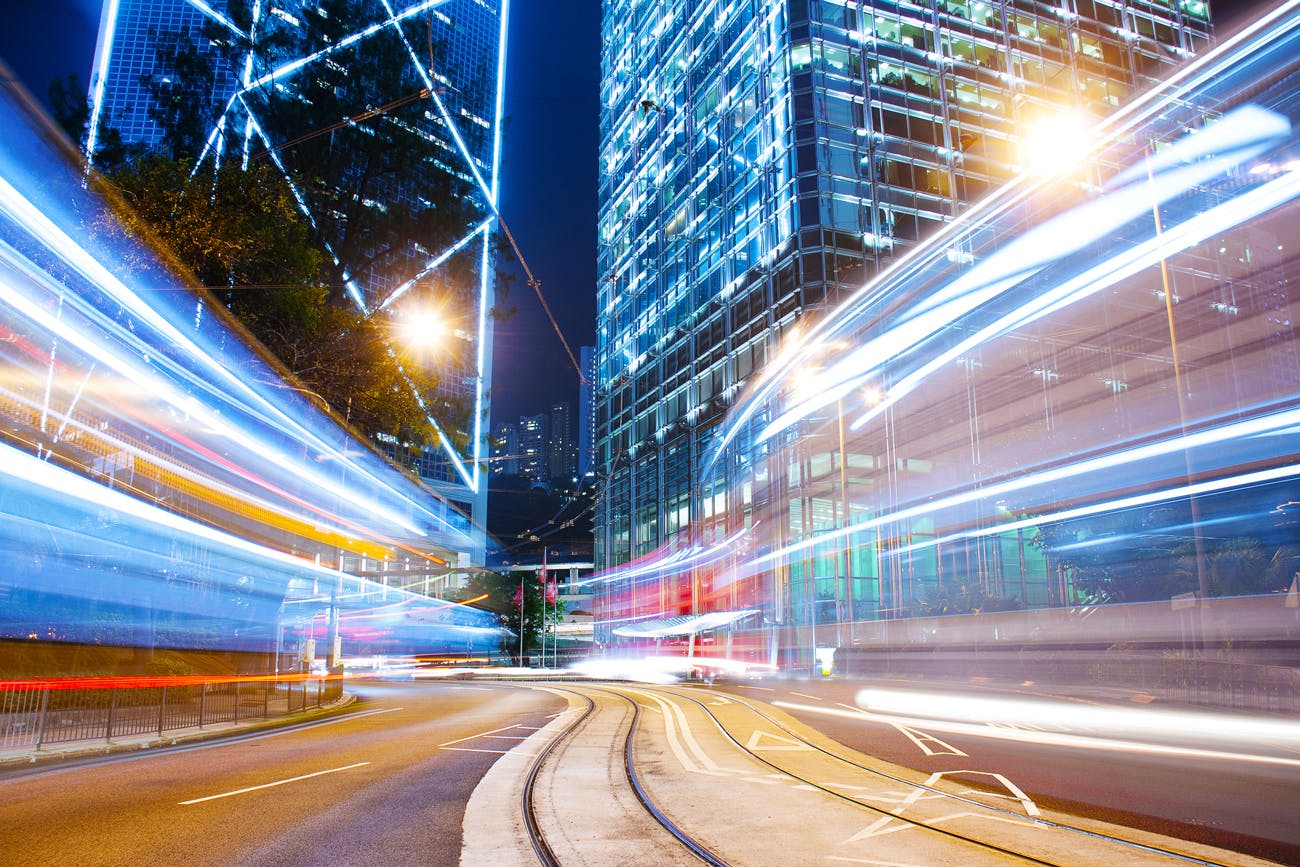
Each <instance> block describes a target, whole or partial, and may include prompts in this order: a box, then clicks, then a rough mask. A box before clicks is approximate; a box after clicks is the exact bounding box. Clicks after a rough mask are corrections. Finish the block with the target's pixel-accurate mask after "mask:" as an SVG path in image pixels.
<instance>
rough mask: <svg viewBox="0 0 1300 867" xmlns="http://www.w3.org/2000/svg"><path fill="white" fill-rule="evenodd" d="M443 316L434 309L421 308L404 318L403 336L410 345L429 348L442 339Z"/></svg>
mask: <svg viewBox="0 0 1300 867" xmlns="http://www.w3.org/2000/svg"><path fill="white" fill-rule="evenodd" d="M443 331H444V325H443V321H442V318H441V317H440V316H438V315H437V314H436V313H434V312H433V311H432V310H419V311H415V312H412V313H408V314H406V315H405V316H404V317H403V318H402V337H403V339H404V340H405V342H406V344H407V345H408V346H412V347H416V348H419V349H429V348H432V347H433V346H435V345H437V343H438V342H439V341H440V340H441V339H442V336H443Z"/></svg>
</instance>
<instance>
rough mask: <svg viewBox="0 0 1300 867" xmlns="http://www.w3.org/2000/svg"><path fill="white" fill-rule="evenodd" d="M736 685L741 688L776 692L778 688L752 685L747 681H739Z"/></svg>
mask: <svg viewBox="0 0 1300 867" xmlns="http://www.w3.org/2000/svg"><path fill="white" fill-rule="evenodd" d="M736 686H738V687H740V688H741V689H761V690H762V691H763V692H776V690H774V689H772V687H770V686H750V685H749V684H747V683H738V684H736Z"/></svg>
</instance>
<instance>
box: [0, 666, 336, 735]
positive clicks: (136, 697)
mask: <svg viewBox="0 0 1300 867" xmlns="http://www.w3.org/2000/svg"><path fill="white" fill-rule="evenodd" d="M342 693H343V684H342V680H341V679H340V678H338V677H308V676H296V677H295V676H290V677H287V678H286V677H278V678H277V677H274V676H270V675H264V676H261V677H249V678H228V677H133V678H75V679H68V680H58V679H50V680H28V681H0V749H23V748H29V749H30V748H34V749H37V750H40V749H42V748H45V747H48V746H51V745H54V744H66V743H71V742H74V741H91V740H99V741H112V740H113V739H114V738H123V737H131V736H136V735H148V734H155V735H158V736H160V737H161V736H162V735H163V733H164V732H168V731H176V730H178V729H187V728H199V729H202V728H204V727H205V726H209V725H214V724H217V723H240V722H249V721H253V720H258V719H270V718H272V717H276V716H285V715H287V714H292V713H299V712H302V711H304V710H307V709H308V708H312V707H321V706H322V705H324V704H328V703H329V702H331V701H334V700H335V699H337V698H339V697H340V696H341V695H342Z"/></svg>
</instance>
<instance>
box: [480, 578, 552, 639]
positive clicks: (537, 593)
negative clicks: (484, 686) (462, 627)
mask: <svg viewBox="0 0 1300 867" xmlns="http://www.w3.org/2000/svg"><path fill="white" fill-rule="evenodd" d="M554 587H555V585H554V583H552V584H551V585H550V587H549V588H547V587H544V586H543V584H542V582H541V581H540V580H539V578H538V576H537V575H536V574H535V573H533V572H504V573H502V572H481V573H479V574H478V575H477V576H475V577H474V578H473V579H471V580H470V582H469V585H468V587H467V589H466V590H465V591H464V593H465V594H466V596H467V597H468V598H474V597H477V596H483V595H485V594H486V596H487V598H486V599H484V600H482V601H480V602H477V603H475V604H476V605H477V606H479V607H481V608H485V609H487V610H488V611H493V612H495V613H496V614H497V615H498V616H499V617H500V618H501V625H502V626H504V627H505V628H506V629H508V630H510V631H511V632H512V633H513V636H511V637H509V638H507V639H505V640H504V641H503V643H502V650H503V651H505V652H506V653H508V654H517V653H518V652H519V634H520V630H521V629H522V630H523V638H524V642H523V644H524V652H525V653H526V652H528V650H529V649H530V648H535V647H538V646H539V645H540V644H541V637H542V630H543V627H544V626H554V625H555V624H556V623H559V622H560V621H561V619H563V616H564V610H565V605H564V603H563V602H561V601H559V600H557V599H556V597H555V592H554ZM521 599H522V600H523V604H522V606H521V605H520V600H521ZM543 603H545V604H543Z"/></svg>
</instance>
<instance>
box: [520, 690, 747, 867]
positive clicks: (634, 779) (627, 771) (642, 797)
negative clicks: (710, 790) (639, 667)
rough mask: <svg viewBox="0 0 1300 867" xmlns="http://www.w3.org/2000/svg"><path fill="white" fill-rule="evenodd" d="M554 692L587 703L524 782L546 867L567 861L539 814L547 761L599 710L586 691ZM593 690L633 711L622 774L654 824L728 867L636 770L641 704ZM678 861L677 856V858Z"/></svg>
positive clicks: (532, 833) (532, 829)
mask: <svg viewBox="0 0 1300 867" xmlns="http://www.w3.org/2000/svg"><path fill="white" fill-rule="evenodd" d="M549 689H551V690H552V691H554V692H559V693H567V694H569V695H572V696H575V697H577V698H578V699H581V700H582V701H583V702H585V703H586V708H585V710H583V712H582V713H581V714H580V715H579V716H578V717H576V718H575V719H574V720H573V721H571V722H570V723H569V724H568V725H567V726H565V727H564V729H563V730H562V731H561V732H559V733H558V734H557V735H556V736H555V737H553V738H552V739H551V740H550V741H549V742H548V743H547V744H546V746H545V747H544V748H543V749H542V750H541V751H540V752H539V753H538V754H537V756H536V758H534V760H533V762H532V764H531V765H530V767H529V769H528V773H527V776H526V778H525V782H524V790H523V814H524V823H525V827H526V830H527V834H528V839H529V842H530V843H531V844H532V847H533V851H534V852H535V853H536V855H537V858H538V860H539V861H540V862H541V863H542V864H543V865H546V867H559V865H561V864H564V863H566V862H565V860H564V859H562V858H560V857H559V855H558V854H557V852H556V849H555V847H554V846H552V844H551V842H550V841H549V840H548V836H547V832H546V829H545V827H544V824H545V823H544V821H543V820H542V818H541V817H540V816H539V809H538V799H537V790H538V787H539V784H540V781H541V778H542V776H543V773H544V770H545V769H546V768H547V763H548V762H552V761H556V760H557V759H558V758H559V757H560V755H561V754H562V752H563V750H564V748H565V745H566V744H569V743H572V742H573V741H574V740H575V739H577V738H578V737H580V736H581V734H582V732H583V730H584V728H586V727H587V726H588V725H590V724H591V722H592V719H593V717H594V716H595V714H596V712H597V704H596V701H595V700H594V699H593V698H592V697H591V696H590V695H588V694H586V693H585V692H583V691H580V690H576V689H571V688H564V687H549ZM588 689H592V690H593V691H596V692H599V693H601V694H603V695H607V696H610V697H611V698H614V699H617V700H618V701H619V702H621V703H623V704H625V705H626V706H627V707H628V708H629V709H630V711H631V716H630V720H629V722H628V724H627V726H626V733H625V734H624V735H622V765H623V776H624V780H625V782H626V783H627V786H628V788H629V789H630V791H631V792H632V794H633V795H634V796H635V798H636V801H637V803H638V804H640V806H641V808H642V810H643V811H644V813H645V815H646V816H648V817H649V818H651V819H653V821H654V822H655V824H657V825H658V826H659V827H661V828H662V829H663V830H664V831H666V832H667V833H668V834H669V835H671V837H672V838H673V839H674V840H676V842H677V843H679V844H680V845H681V846H682V847H684V848H685V849H686V850H687V851H688V852H690V853H691V854H692V855H694V856H695V857H696V858H697V859H699V860H700V861H701V862H703V863H705V864H709V865H712V867H728V864H727V862H726V861H725V860H723V859H722V858H720V857H719V856H718V855H717V854H716V853H714V852H712V851H711V850H710V849H709V848H708V847H707V846H705V845H704V844H703V843H701V842H700V841H698V840H696V839H695V838H694V837H692V836H691V835H689V834H687V833H686V832H685V831H684V830H682V828H680V827H679V826H678V825H677V824H676V823H674V822H673V821H672V820H671V819H670V818H668V816H667V815H665V814H664V812H663V811H662V810H660V809H659V808H658V807H657V806H656V805H655V804H654V802H653V801H652V800H651V798H650V796H649V795H648V794H647V792H646V789H645V787H644V785H642V781H641V780H640V777H639V775H638V773H637V770H636V761H635V740H636V735H637V731H638V728H639V725H640V722H641V706H640V705H639V704H638V703H637V702H636V701H635V700H634V699H632V698H631V697H629V696H627V695H624V694H622V693H620V692H617V691H615V690H610V689H599V688H595V687H589V688H588ZM674 863H676V859H674Z"/></svg>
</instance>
